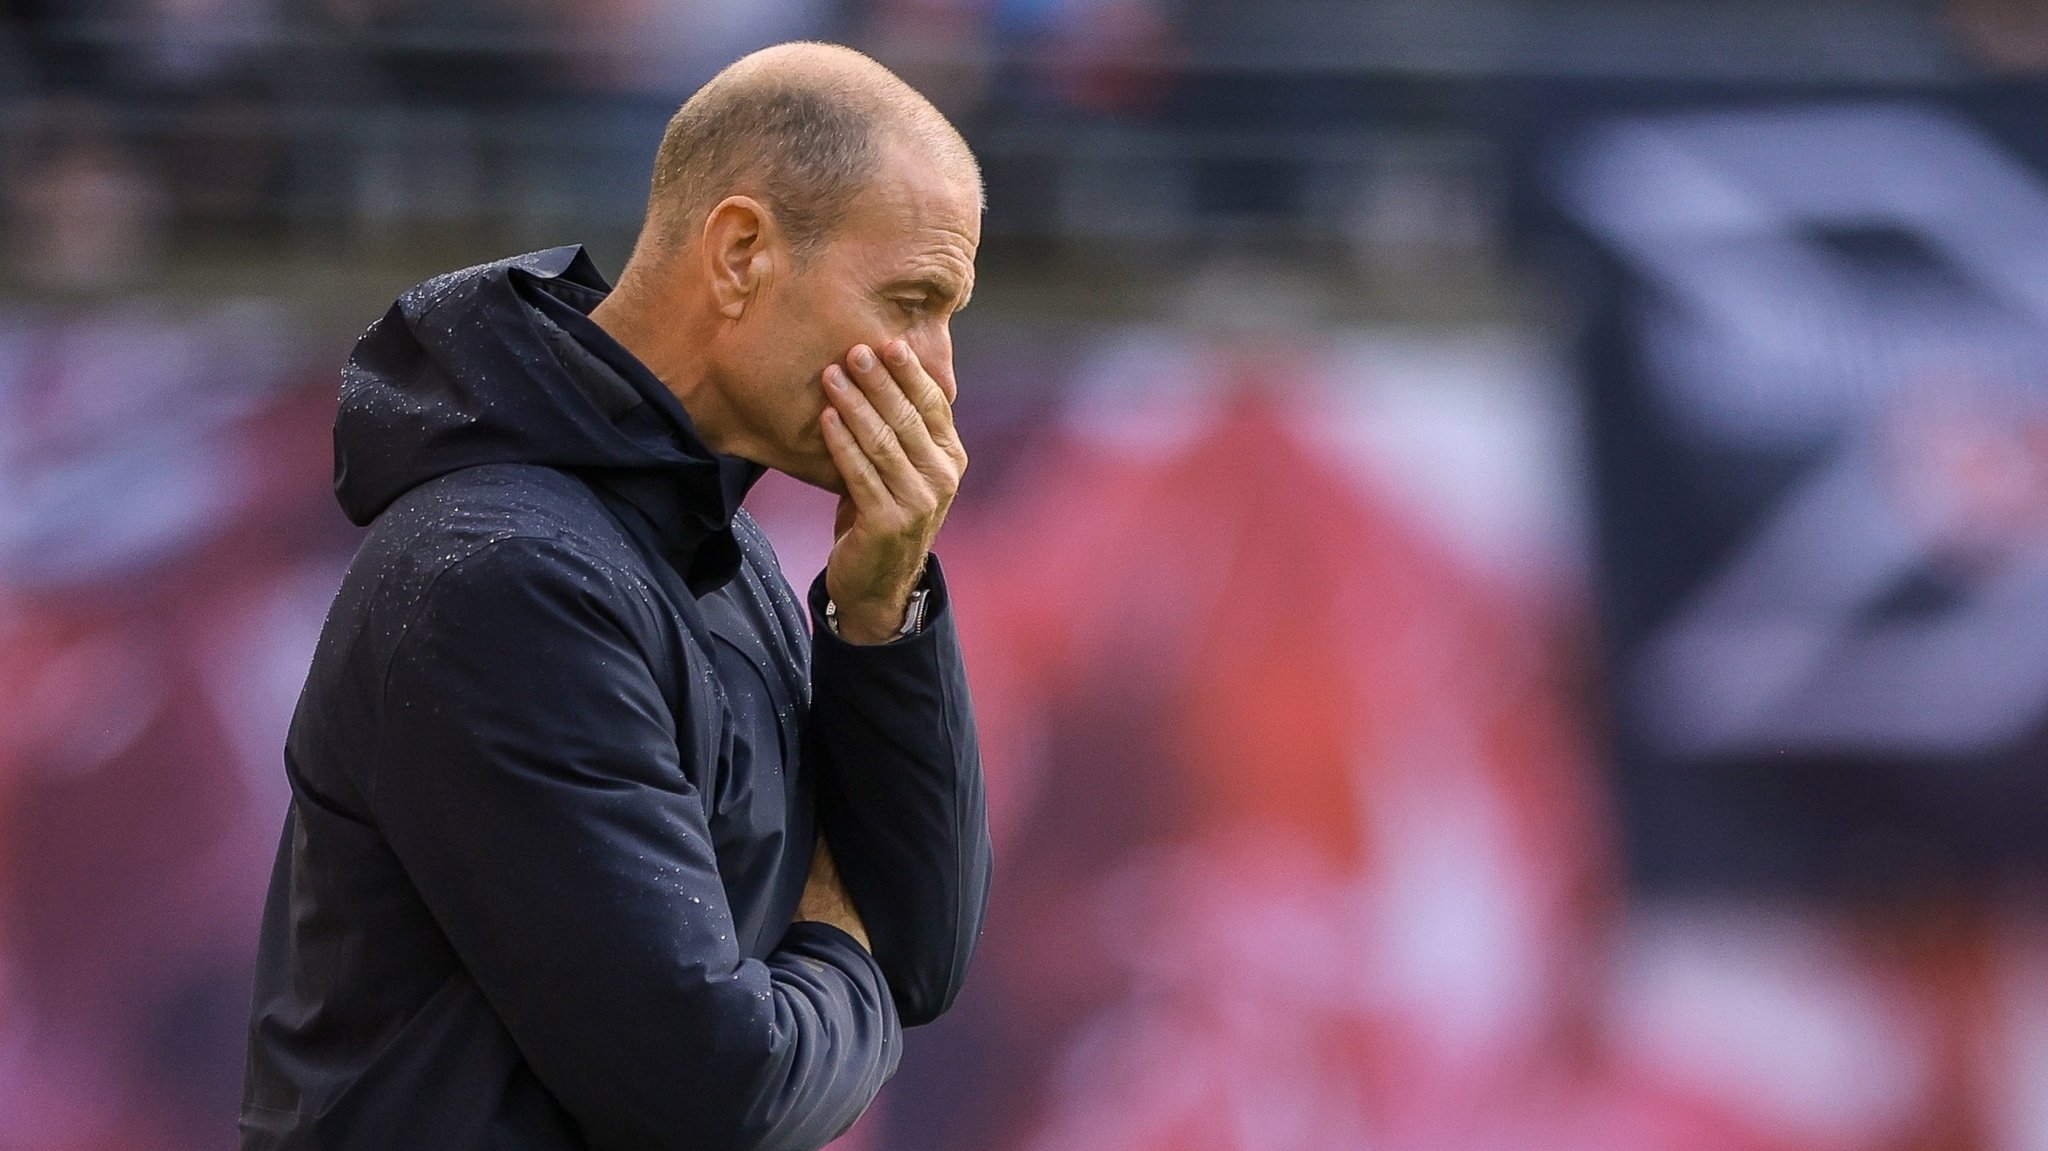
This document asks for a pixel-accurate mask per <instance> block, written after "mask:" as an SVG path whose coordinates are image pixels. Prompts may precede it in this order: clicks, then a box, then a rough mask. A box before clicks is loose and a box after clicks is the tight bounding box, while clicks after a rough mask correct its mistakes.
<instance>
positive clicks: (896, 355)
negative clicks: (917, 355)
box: [884, 340, 910, 364]
mask: <svg viewBox="0 0 2048 1151" xmlns="http://www.w3.org/2000/svg"><path fill="white" fill-rule="evenodd" d="M884 354H885V355H887V356H888V357H889V362H890V363H892V364H907V363H909V362H910V345H909V344H906V343H904V342H903V341H902V340H895V341H892V342H891V343H890V344H889V346H888V347H887V348H886V349H884Z"/></svg>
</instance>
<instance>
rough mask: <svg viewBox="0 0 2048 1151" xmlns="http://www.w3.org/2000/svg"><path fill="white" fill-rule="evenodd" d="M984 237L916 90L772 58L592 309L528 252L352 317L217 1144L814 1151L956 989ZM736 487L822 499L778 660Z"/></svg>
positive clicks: (974, 911) (764, 588)
mask: <svg viewBox="0 0 2048 1151" xmlns="http://www.w3.org/2000/svg"><path fill="white" fill-rule="evenodd" d="M980 215H981V186H980V177H979V174H978V172H977V170H976V168H975V165H974V161H973V159H972V157H971V155H970V154H969V153H968V151H967V148H966V146H965V144H964V143H962V142H961V140H960V138H959V136H958V134H957V133H955V132H954V131H953V129H952V128H951V126H950V125H948V124H947V123H946V122H945V120H944V119H943V118H942V117H941V116H940V115H939V114H938V112H937V111H935V110H934V109H933V108H932V107H931V106H930V104H928V103H926V102H925V101H924V100H923V99H922V98H921V97H919V96H918V95H917V94H916V93H914V92H912V91H911V90H910V89H909V88H908V87H906V86H905V85H904V84H903V83H902V82H901V81H899V80H897V79H896V78H895V77H894V76H892V75H890V74H889V73H888V72H887V71H885V70H884V69H882V68H881V67H880V66H879V65H877V64H875V63H874V62H873V61H870V60H868V59H867V58H866V57H863V56H861V55H859V54H857V53H854V52H851V51H849V50H846V49H841V48H834V47H829V46H825V45H816V44H800V45H784V46H782V47H780V48H774V49H769V50H767V51H764V52H761V53H758V54H756V55H753V56H750V57H748V58H746V59H744V60H742V61H740V62H739V63H737V64H735V65H733V66H732V67H731V68H729V69H728V70H726V71H725V72H724V73H721V74H720V75H719V76H718V77H716V78H715V79H713V80H712V81H711V82H710V83H709V84H708V85H706V86H705V87H704V89H703V90H702V91H700V92H698V93H697V94H696V95H695V96H694V97H692V98H691V99H690V101H689V102H688V103H687V104H685V105H684V106H683V107H682V109H681V110H680V111H679V112H678V113H677V114H676V116H675V118H674V120H672V121H671V123H670V125H669V128H668V131H667V133H666V135H665V136H664V138H663V140H662V144H661V150H660V154H659V157H658V160H657V165H656V173H655V178H654V187H653V193H652V196H651V198H650V202H649V209H648V214H647V223H646V226H645V228H644V229H643V231H642V234H641V236H640V239H639V242H638V244H637V245H636V246H635V249H634V252H633V255H632V259H631V260H630V262H629V263H628V265H627V267H626V269H625V271H624V273H623V274H622V275H621V277H620V280H619V286H618V288H617V290H616V291H609V292H608V291H607V289H606V286H605V284H604V283H603V281H602V280H601V279H600V278H599V276H598V275H597V273H596V271H595V270H594V269H593V268H592V266H591V264H590V262H589V260H588V259H587V258H586V257H585V256H584V255H583V254H582V252H581V250H580V249H575V248H567V249H557V250H554V251H549V252H541V253H537V254H534V255H530V256H523V257H519V258H517V259H513V260H507V261H503V262H501V263H498V264H492V265H486V266H484V267H480V268H472V269H469V270H468V271H464V272H457V273H453V274H450V275H448V276H443V277H439V278H437V279H434V280H430V281H428V282H427V283H425V284H422V285H420V286H419V287H417V288H414V289H413V290H412V291H410V292H408V293H406V294H405V295H404V296H403V297H401V298H400V300H399V301H398V303H397V304H396V305H394V306H393V308H392V309H391V311H390V312H389V313H388V314H386V315H385V317H384V318H383V319H382V320H380V321H378V322H377V323H376V324H375V325H373V326H372V327H371V328H370V330H369V331H368V332H367V333H365V335H364V336H363V337H362V339H361V341H360V342H359V343H358V344H357V346H356V349H355V352H354V354H353V355H352V356H351V358H350V360H349V362H348V365H347V367H346V368H345V369H344V371H343V377H342V395H341V407H340V413H339V416H338V418H337V420H336V424H335V456H336V465H335V467H336V471H335V474H336V480H335V486H336V491H337V493H338V494H339V496H340V499H341V502H342V505H343V507H344V508H345V509H346V510H347V511H348V513H349V515H350V516H351V517H352V518H353V519H355V520H356V522H358V523H367V524H369V525H370V528H371V530H370V532H369V535H368V538H367V539H366V540H365V542H364V544H363V547H362V550H361V551H360V552H359V553H358V554H357V556H356V559H355V561H354V563H353V564H352V565H351V567H350V569H349V573H348V576H347V578H346V580H345V581H344V582H343V585H342V588H341V591H340V593H339V595H338V596H337V598H336V600H335V603H334V607H333V610H332V612H331V613H330V615H329V617H328V621H327V626H326V630H325V632H324V633H323V635H322V637H321V640H320V645H319V648H318V651H317V654H316V655H315V658H314V662H313V668H312V671H311V674H310V676H309V677H308V680H307V684H306V690H305V694H304V695H303V697H302V699H301V702H300V705H299V709H298V713H297V715H296V716H295V718H294V720H293V725H292V732H291V736H290V739H289V742H288V744H287V749H286V766H287V771H288V773H289V775H290V778H291V783H292V790H293V803H292V807H291V812H290V815H289V817H288V818H287V821H286V824H285V829H284V838H283V842H282V843H281V845H280V847H279V851H278V859H277V867H276V871H275V873H274V876H273V879H272V883H271V890H270V898H269V903H268V905H267V907H266V912H265V921H264V928H263V936H262V950H261V955H260V958H259V961H258V976H257V989H256V1000H255V1009H254V1016H253V1019H252V1022H251V1028H250V1047H249V1073H248V1085H247V1089H246V1094H245V1099H244V1103H243V1110H242V1130H243V1144H242V1145H243V1147H244V1148H247V1149H256V1148H302V1147H303V1148H310V1147H320V1148H376V1149H378V1151H391V1149H406V1148H431V1149H435V1151H457V1149H462V1148H486V1147H489V1148H497V1147H508V1148H509V1147H518V1148H640V1147H650V1148H651V1147H677V1148H705V1149H709V1148H770V1147H772V1148H811V1147H817V1146H820V1145H822V1144H824V1143H825V1142H827V1141H829V1140H830V1139H831V1138H833V1137H834V1136H835V1135H837V1134H838V1133H839V1132H841V1131H842V1130H844V1129H845V1128H846V1127H847V1126H848V1125H849V1124H851V1123H852V1122H853V1120H854V1119H855V1118H856V1117H858V1116H859V1114H860V1113H861V1111H862V1109H863V1108H865V1107H866V1106H867V1104H868V1102H869V1101H870V1100H871V1099H872V1098H873V1096H874V1094H875V1092H876V1090H877V1089H878V1088H880V1086H881V1084H882V1082H883V1081H884V1080H886V1079H887V1078H888V1077H889V1075H890V1074H891V1072H892V1071H893V1070H894V1069H895V1066H896V1062H897V1058H898V1053H899V1049H900V1026H901V1024H906V1023H908V1024H914V1023H919V1022H923V1021H925V1020H928V1019H931V1018H933V1017H935V1016H937V1015H938V1014H939V1013H940V1012H942V1011H944V1010H945V1009H946V1007H947V1006H948V1005H949V1004H950V1003H951V1001H952V998H953V996H954V995H955V993H956V992H957V991H958V989H959V986H960V981H961V978H962V976H963V973H964V970H965V967H966V963H967V959H968V956H969V954H970V952H971V951H972V950H973V946H974V941H975V937H976V934H977V932H978V930H979V927H980V921H981V915H982V910H983V907H984V904H985V901H986V897H987V883H988V868H989V845H988V835H987V830H986V815H985V810H984V806H983V792H982V780H981V769H980V762H979V754H978V752H977V750H976V744H975V734H974V719H973V714H972V711H971V709H970V707H969V705H968V701H967V692H966V682H965V677H964V673H963V670H962V666H961V661H960V655H959V650H958V646H957V642H956V639H955V632H954V628H953V624H952V619H951V610H952V609H951V606H950V605H949V604H948V602H947V598H946V590H945V584H944V580H943V577H942V575H941V572H940V569H939V565H938V562H937V560H936V559H933V558H928V551H929V548H930V545H931V541H932V537H933V535H934V534H935V533H936V532H937V531H938V529H939V525H940V523H941V521H942V520H943V519H944V517H945V514H946V510H947V507H948V505H949V504H950V503H951V501H952V499H953V495H954V492H955V490H956V489H957V487H958V484H959V480H960V475H961V472H962V470H963V469H964V468H965V466H966V455H965V453H964V451H963V450H962V448H961V445H960V440H959V436H958V434H957V433H956V432H955V430H954V426H953V419H952V412H951V403H952V400H953V398H954V395H955V384H954V379H953V371H952V352H951V343H950V336H949V334H948V327H947V325H948V321H949V318H950V316H951V315H952V313H953V312H954V311H956V310H958V308H959V307H960V306H961V305H963V304H964V303H965V302H966V300H967V296H968V293H969V292H970V290H971V288H972V282H973V261H974V253H975V246H976V244H977V242H978V240H979V235H980ZM769 467H772V468H776V469H779V470H782V471H785V472H788V473H789V474H791V475H794V476H797V477H799V478H802V479H804V480H807V481H809V482H811V483H814V484H817V485H819V486H821V487H824V488H828V489H830V490H833V491H836V492H838V493H840V496H841V498H840V505H839V520H838V532H837V539H836V542H835V544H834V545H833V549H832V552H831V558H830V561H829V563H828V564H827V566H826V569H825V571H824V572H823V573H821V574H820V576H819V577H818V580H817V581H816V583H814V584H813V586H812V588H811V593H810V609H811V610H810V614H811V620H812V626H811V630H812V632H813V633H814V636H813V637H807V636H806V634H805V627H804V622H803V619H802V612H801V611H800V609H799V608H798V607H797V604H796V601H795V597H794V596H793V595H792V593H791V591H790V589H789V587H788V585H787V584H786V583H785V582H784V581H783V579H782V577H781V575H780V573H779V571H778V570H777V567H776V564H775V559H774V556H773V553H772V552H771V551H770V550H769V547H768V545H767V543H766V541H765V540H764V539H763V537H762V536H761V534H760V532H759V530H758V529H757V528H755V526H754V525H753V524H752V522H751V521H750V520H749V519H748V518H747V516H746V514H745V513H744V512H742V511H740V510H739V501H740V499H741V497H742V496H743V495H744V494H745V492H746V490H747V488H748V485H749V484H751V483H752V482H753V480H754V479H755V478H756V477H757V476H758V475H759V474H760V473H761V470H762V469H763V468H769ZM813 644H815V646H813ZM828 845H829V848H828ZM835 859H836V866H835Z"/></svg>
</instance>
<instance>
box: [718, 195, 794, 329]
mask: <svg viewBox="0 0 2048 1151" xmlns="http://www.w3.org/2000/svg"><path fill="white" fill-rule="evenodd" d="M780 238H781V233H780V231H779V230H778V229H777V228H776V226H775V217H773V216H771V215H769V213H768V209H767V208H766V207H764V206H762V204H761V202H760V201H758V200H756V199H754V198H753V197H751V196H727V197H726V198H725V199H723V200H720V201H719V202H718V203H717V205H716V206H714V207H713V208H712V209H711V211H710V212H709V213H708V214H707V215H706V216H705V217H704V256H705V259H706V260H708V261H709V262H710V265H711V266H710V269H709V271H710V273H711V298H712V301H713V303H714V304H715V305H716V306H717V308H718V313H719V315H722V316H724V317H725V318H726V319H729V320H737V319H739V318H740V317H741V316H742V315H745V314H746V310H747V304H748V303H749V302H751V301H752V300H754V299H756V298H758V297H759V296H760V294H761V291H762V289H763V288H765V287H766V286H767V285H768V283H769V281H771V280H772V279H773V278H774V276H775V271H776V267H775V261H776V252H777V249H778V248H779V247H780V244H779V240H780Z"/></svg>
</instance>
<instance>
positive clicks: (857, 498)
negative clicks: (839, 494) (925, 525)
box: [818, 408, 896, 534]
mask: <svg viewBox="0 0 2048 1151" xmlns="http://www.w3.org/2000/svg"><path fill="white" fill-rule="evenodd" d="M818 423H819V425H820V426H821V428H822V430H823V431H824V433H825V450H826V451H828V452H830V453H831V454H832V462H833V463H834V464H835V465H837V466H838V468H839V478H840V479H843V480H845V481H846V494H847V496H848V497H849V498H850V499H852V500H853V505H854V507H855V509H857V510H858V511H859V512H861V513H862V514H864V515H879V514H881V513H883V512H886V511H888V510H889V509H890V508H893V507H895V506H896V497H895V496H893V495H891V494H889V486H888V485H887V484H885V483H883V482H882V476H881V473H880V472H877V471H876V470H875V465H874V463H873V461H871V460H869V459H868V457H867V453H865V452H863V451H861V450H860V444H859V443H858V442H857V441H855V439H854V438H853V433H852V432H850V431H848V430H847V428H846V419H845V417H843V416H841V415H840V414H839V409H837V408H826V409H825V412H824V414H823V415H821V416H819V417H818ZM848 526H851V525H848ZM839 534H844V529H843V528H842V529H841V530H840V532H839Z"/></svg>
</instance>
